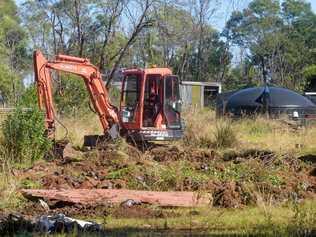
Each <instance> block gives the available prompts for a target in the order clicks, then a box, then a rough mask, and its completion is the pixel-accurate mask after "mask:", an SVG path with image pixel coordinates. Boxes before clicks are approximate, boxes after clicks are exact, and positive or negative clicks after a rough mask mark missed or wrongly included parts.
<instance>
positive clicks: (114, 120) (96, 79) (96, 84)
mask: <svg viewBox="0 0 316 237" xmlns="http://www.w3.org/2000/svg"><path fill="white" fill-rule="evenodd" d="M33 57H34V71H35V82H36V85H37V94H38V103H39V107H40V109H41V110H45V123H46V129H47V135H48V136H49V137H52V136H53V135H54V132H55V110H54V105H53V96H52V79H51V72H50V70H51V69H53V70H57V71H63V72H67V73H72V74H75V75H78V76H81V77H82V78H83V80H84V83H85V85H86V88H87V90H88V92H89V95H90V99H91V101H92V104H93V107H94V109H95V111H96V112H97V114H98V116H99V119H100V122H101V124H102V127H103V131H104V134H107V133H108V132H109V130H110V129H111V128H112V126H113V127H114V125H118V124H119V118H118V113H117V108H116V107H115V106H113V105H112V104H111V102H110V98H109V94H108V91H107V89H106V88H105V86H104V83H103V81H102V78H101V73H100V72H99V70H98V68H97V67H96V66H94V65H92V64H91V63H90V61H89V60H88V59H85V58H78V57H72V56H67V55H57V56H56V58H55V59H54V60H52V61H48V60H47V59H46V58H45V57H44V55H43V54H42V53H41V52H40V51H35V52H34V55H33ZM112 136H113V134H112Z"/></svg>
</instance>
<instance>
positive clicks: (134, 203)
mask: <svg viewBox="0 0 316 237" xmlns="http://www.w3.org/2000/svg"><path fill="white" fill-rule="evenodd" d="M141 204H142V203H141V202H140V201H135V200H133V199H127V200H126V201H124V202H122V203H121V204H120V206H121V207H132V206H137V205H141Z"/></svg>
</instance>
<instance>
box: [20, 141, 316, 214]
mask: <svg viewBox="0 0 316 237" xmlns="http://www.w3.org/2000/svg"><path fill="white" fill-rule="evenodd" d="M68 150H69V149H68ZM73 154H75V155H73ZM311 160H312V161H311ZM314 161H315V159H311V158H310V157H307V158H306V157H301V158H299V159H298V158H296V157H292V156H290V155H289V156H285V157H281V158H280V157H279V156H277V155H276V154H274V153H273V152H270V151H256V150H249V151H244V152H240V153H238V152H226V153H225V154H218V153H217V152H215V151H213V150H209V149H196V148H195V149H193V148H192V149H191V148H189V147H187V148H179V147H177V146H156V147H153V148H152V149H150V150H149V151H146V152H145V153H141V152H139V151H138V150H137V149H136V148H134V147H130V146H125V147H123V148H122V147H116V146H108V147H105V148H102V149H101V148H100V149H98V150H94V151H84V152H83V151H71V152H69V151H68V154H65V153H64V154H63V155H62V156H60V157H59V158H57V159H52V160H50V161H41V162H38V163H36V164H35V165H34V166H33V167H32V168H30V169H27V170H23V171H18V170H17V171H15V174H16V175H17V176H19V177H20V178H21V179H22V180H24V181H23V183H24V184H25V187H24V188H34V186H36V187H39V188H44V189H83V188H85V189H86V188H87V189H90V188H102V189H103V188H104V189H111V188H116V189H120V188H130V189H142V190H159V188H161V189H162V190H163V191H167V190H173V191H174V190H177V191H185V190H188V191H198V192H209V193H211V194H212V197H213V200H212V201H213V202H212V203H213V206H217V207H225V208H238V207H242V206H245V205H249V204H255V203H256V202H258V200H265V199H268V198H269V200H270V199H271V198H272V199H273V201H274V202H284V201H288V200H292V199H295V200H300V199H305V198H312V197H315V193H316V177H315V173H316V171H315V170H316V166H315V162H314ZM183 162H186V163H185V165H184V169H185V168H186V167H188V168H189V171H190V172H191V173H192V174H191V173H188V174H187V173H186V171H183V173H184V175H186V176H185V177H184V178H183V179H179V180H178V179H177V177H174V180H169V179H168V178H166V177H165V176H164V175H163V174H164V173H162V174H161V177H160V176H159V175H158V176H157V174H156V173H157V170H156V167H160V168H161V169H162V170H163V171H164V172H168V171H169V170H170V169H174V168H175V167H177V166H180V164H182V165H183ZM237 168H238V169H241V170H238V169H237ZM243 169H246V170H245V171H244V170H243ZM232 170H233V171H232ZM235 170H236V171H235ZM270 170H271V174H270ZM189 171H188V172H189ZM234 172H235V173H234ZM251 172H252V173H251ZM225 175H227V177H226V176H225ZM247 175H248V176H247ZM170 176H172V175H170ZM176 176H177V174H176ZM270 176H271V177H270ZM168 177H169V176H168ZM205 177H209V178H205ZM159 182H160V183H159ZM157 183H159V184H160V185H157ZM48 204H49V206H50V207H51V212H53V213H55V212H56V213H59V212H63V213H65V214H68V215H73V214H75V215H76V216H78V215H79V216H80V215H83V216H87V215H89V216H105V215H108V214H109V212H111V211H109V210H112V213H111V214H112V215H113V216H115V217H126V218H135V217H144V218H147V217H161V216H162V217H163V215H166V214H164V213H161V212H159V211H156V210H153V209H150V208H146V207H143V206H136V207H130V208H123V207H116V208H114V209H110V208H109V207H100V206H97V207H92V206H91V207H89V206H88V207H87V206H78V205H65V204H63V205H61V206H58V205H56V204H51V203H48ZM27 205H29V206H28V207H27V208H23V209H24V211H23V214H25V215H28V214H29V215H32V214H35V213H36V215H38V214H39V213H42V212H45V211H44V209H43V208H42V207H41V206H40V205H39V204H38V203H31V202H30V203H28V204H27Z"/></svg>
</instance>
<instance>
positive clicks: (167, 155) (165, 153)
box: [147, 146, 218, 162]
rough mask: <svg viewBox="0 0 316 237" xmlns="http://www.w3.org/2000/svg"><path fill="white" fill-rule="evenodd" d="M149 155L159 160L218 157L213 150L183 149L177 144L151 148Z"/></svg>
mask: <svg viewBox="0 0 316 237" xmlns="http://www.w3.org/2000/svg"><path fill="white" fill-rule="evenodd" d="M147 157H149V158H151V159H153V160H154V161H157V162H170V161H179V160H187V161H192V162H208V161H210V160H213V159H216V158H218V155H217V154H216V153H215V151H213V150H206V149H196V150H195V149H190V148H188V149H181V148H179V147H177V146H161V147H156V148H154V149H152V150H150V151H149V152H148V153H147Z"/></svg>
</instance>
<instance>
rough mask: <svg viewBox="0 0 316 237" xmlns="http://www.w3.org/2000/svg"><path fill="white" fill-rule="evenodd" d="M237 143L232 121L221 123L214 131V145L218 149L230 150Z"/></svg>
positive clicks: (217, 124)
mask: <svg viewBox="0 0 316 237" xmlns="http://www.w3.org/2000/svg"><path fill="white" fill-rule="evenodd" d="M236 142H237V138H236V135H235V132H234V130H233V128H232V125H231V122H230V121H224V120H222V121H219V122H217V123H216V126H215V131H214V145H215V146H216V147H217V148H229V147H232V146H233V145H234V144H235V143H236Z"/></svg>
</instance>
